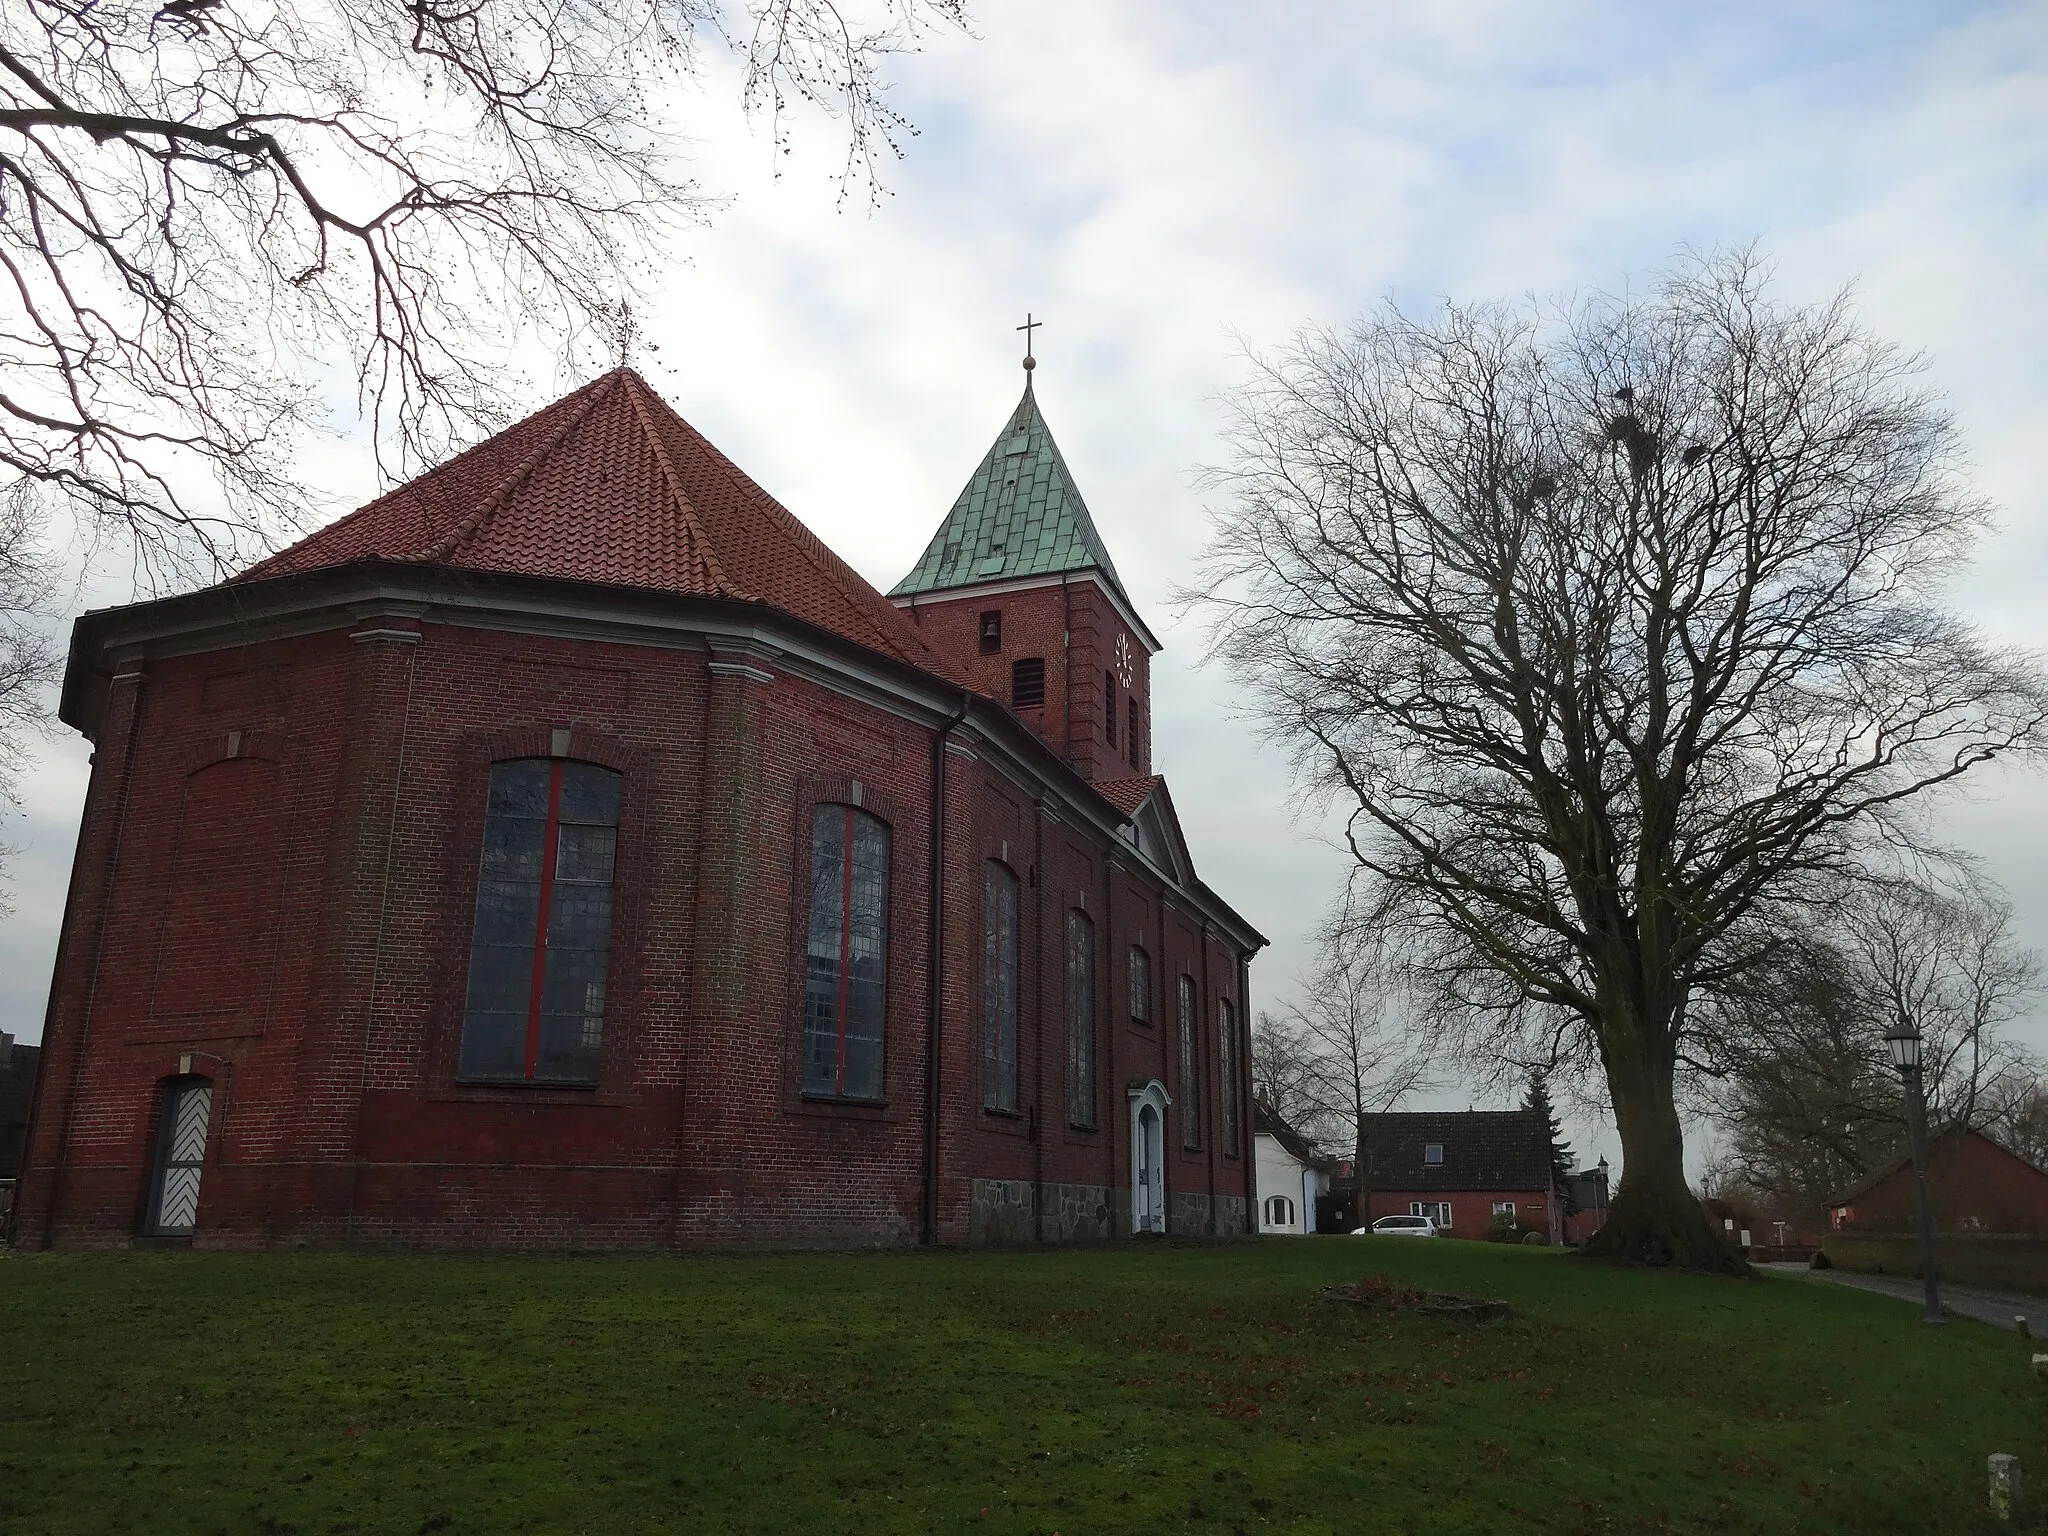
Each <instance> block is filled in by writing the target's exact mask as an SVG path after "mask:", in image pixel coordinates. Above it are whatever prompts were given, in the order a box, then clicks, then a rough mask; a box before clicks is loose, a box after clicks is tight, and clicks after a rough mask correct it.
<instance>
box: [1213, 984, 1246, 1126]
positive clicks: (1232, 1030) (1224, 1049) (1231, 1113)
mask: <svg viewBox="0 0 2048 1536" xmlns="http://www.w3.org/2000/svg"><path fill="white" fill-rule="evenodd" d="M1216 1072H1217V1077H1218V1078H1219V1079H1220V1080H1221V1081H1222V1084H1223V1150H1224V1151H1226V1152H1229V1153H1232V1154H1235V1153H1237V1152H1238V1151H1239V1150H1240V1149H1239V1147H1238V1144H1237V1083H1238V1078H1237V1011H1236V1010H1235V1009H1234V1008H1232V1007H1231V1006H1230V999H1229V998H1227V997H1222V998H1218V999H1217V1000H1216Z"/></svg>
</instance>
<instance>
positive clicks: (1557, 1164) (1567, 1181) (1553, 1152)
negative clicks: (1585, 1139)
mask: <svg viewBox="0 0 2048 1536" xmlns="http://www.w3.org/2000/svg"><path fill="white" fill-rule="evenodd" d="M1522 1108H1524V1109H1533V1110H1535V1111H1536V1112H1537V1113H1538V1114H1540V1115H1542V1116H1543V1128H1544V1134H1545V1135H1546V1136H1547V1137H1548V1138H1549V1141H1550V1185H1551V1188H1552V1189H1553V1190H1554V1191H1555V1192H1556V1193H1557V1195H1558V1197H1559V1198H1560V1199H1562V1200H1563V1201H1564V1213H1565V1215H1567V1216H1576V1215H1577V1214H1578V1212H1579V1203H1578V1201H1576V1200H1574V1199H1573V1198H1572V1149H1571V1147H1570V1145H1569V1144H1567V1143H1566V1141H1565V1140H1564V1126H1563V1124H1562V1123H1561V1122H1560V1121H1559V1120H1558V1118H1557V1109H1556V1106H1554V1105H1553V1104H1552V1103H1551V1102H1550V1085H1549V1084H1548V1083H1547V1082H1545V1081H1544V1080H1543V1074H1542V1073H1541V1072H1531V1073H1530V1074H1529V1091H1528V1093H1527V1094H1526V1095H1525V1096H1524V1097H1523V1099H1522Z"/></svg>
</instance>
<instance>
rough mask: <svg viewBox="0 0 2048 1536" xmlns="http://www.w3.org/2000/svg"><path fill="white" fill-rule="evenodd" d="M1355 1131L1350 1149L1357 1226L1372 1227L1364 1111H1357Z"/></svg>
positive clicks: (1369, 1162)
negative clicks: (1355, 1139) (1356, 1205)
mask: <svg viewBox="0 0 2048 1536" xmlns="http://www.w3.org/2000/svg"><path fill="white" fill-rule="evenodd" d="M1353 1125H1354V1127H1355V1129H1356V1131H1357V1137H1358V1139H1357V1142H1356V1144H1355V1145H1354V1146H1353V1147H1352V1163H1351V1174H1352V1179H1353V1181H1354V1182H1355V1183H1356V1184H1357V1186H1358V1225H1359V1226H1361V1227H1369V1226H1371V1225H1372V1145H1371V1143H1370V1142H1368V1141H1367V1140H1366V1135H1365V1111H1364V1110H1362V1109H1361V1110H1360V1111H1358V1118H1357V1120H1356V1121H1354V1122H1353Z"/></svg>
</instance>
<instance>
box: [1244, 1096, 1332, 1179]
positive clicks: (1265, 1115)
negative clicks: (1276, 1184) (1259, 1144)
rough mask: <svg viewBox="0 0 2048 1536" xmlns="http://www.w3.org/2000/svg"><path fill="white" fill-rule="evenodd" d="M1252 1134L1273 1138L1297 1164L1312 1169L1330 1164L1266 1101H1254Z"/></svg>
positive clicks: (1328, 1160)
mask: <svg viewBox="0 0 2048 1536" xmlns="http://www.w3.org/2000/svg"><path fill="white" fill-rule="evenodd" d="M1252 1132H1253V1134H1254V1135H1266V1136H1270V1137H1272V1138H1273V1139H1274V1140H1275V1141H1277V1142H1279V1143H1280V1148H1281V1150H1282V1151H1284V1152H1285V1153H1286V1154H1287V1155H1288V1156H1289V1157H1291V1158H1293V1159H1294V1160H1295V1161H1296V1162H1297V1163H1306V1164H1308V1165H1309V1166H1310V1167H1311V1168H1326V1167H1328V1166H1329V1164H1330V1159H1328V1158H1326V1157H1324V1156H1322V1155H1321V1154H1320V1153H1319V1152H1317V1151H1316V1149H1315V1148H1314V1147H1313V1146H1311V1145H1309V1140H1308V1138H1307V1137H1306V1136H1304V1135H1302V1134H1301V1132H1299V1131H1297V1130H1296V1129H1295V1128H1294V1127H1293V1126H1291V1125H1289V1124H1288V1123H1287V1122H1286V1121H1285V1120H1282V1119H1281V1118H1280V1117H1279V1116H1278V1115H1277V1114H1275V1113H1274V1112H1273V1111H1272V1110H1271V1109H1270V1108H1268V1107H1267V1105H1266V1101H1265V1100H1264V1099H1258V1098H1255V1099H1253V1100H1252Z"/></svg>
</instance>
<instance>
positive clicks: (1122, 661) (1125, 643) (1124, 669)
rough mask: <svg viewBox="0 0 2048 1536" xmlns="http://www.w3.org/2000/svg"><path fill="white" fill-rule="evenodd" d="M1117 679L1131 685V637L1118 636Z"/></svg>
mask: <svg viewBox="0 0 2048 1536" xmlns="http://www.w3.org/2000/svg"><path fill="white" fill-rule="evenodd" d="M1116 680H1117V681H1118V682H1119V683H1122V684H1123V685H1124V687H1126V688H1128V687H1130V686H1131V637H1130V636H1129V635H1118V636H1117V637H1116Z"/></svg>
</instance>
